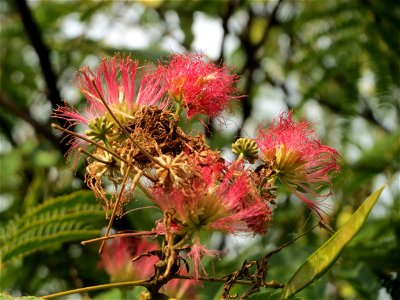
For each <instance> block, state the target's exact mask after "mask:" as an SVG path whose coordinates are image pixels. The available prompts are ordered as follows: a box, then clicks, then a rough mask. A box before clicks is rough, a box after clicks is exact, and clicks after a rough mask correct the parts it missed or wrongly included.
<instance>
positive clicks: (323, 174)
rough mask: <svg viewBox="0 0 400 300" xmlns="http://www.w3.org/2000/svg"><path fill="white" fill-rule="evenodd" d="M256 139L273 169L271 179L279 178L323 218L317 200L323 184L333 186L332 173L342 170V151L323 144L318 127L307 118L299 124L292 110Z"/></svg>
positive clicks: (262, 156) (266, 160) (323, 197)
mask: <svg viewBox="0 0 400 300" xmlns="http://www.w3.org/2000/svg"><path fill="white" fill-rule="evenodd" d="M256 142H257V144H258V147H259V148H260V150H261V156H260V159H261V160H262V161H263V162H264V163H265V165H266V166H268V167H270V168H272V171H273V172H272V175H271V180H272V181H274V180H275V179H276V178H277V179H279V180H280V181H281V182H282V183H283V184H284V185H285V186H286V188H287V189H288V190H290V191H291V192H293V193H294V194H295V195H296V196H297V197H298V198H299V199H300V200H302V201H303V202H305V203H306V204H307V205H308V206H309V207H310V208H311V209H312V210H313V211H315V212H316V213H317V214H318V216H319V217H322V216H321V213H322V212H323V211H322V210H321V208H320V207H318V204H319V202H320V201H315V200H316V199H320V200H322V199H325V198H326V197H328V196H329V195H330V194H331V192H328V193H327V194H319V193H318V192H319V190H320V189H322V188H323V187H329V188H330V187H331V185H332V181H331V179H330V173H331V172H335V171H339V165H338V159H339V154H338V153H337V151H336V150H335V149H333V148H330V147H328V146H325V145H322V144H321V142H320V140H319V139H318V138H317V137H316V134H315V130H314V129H313V128H312V126H311V124H310V123H309V122H307V121H301V122H299V123H295V122H294V121H293V120H292V113H291V112H289V113H288V114H287V117H285V115H284V114H281V115H280V116H279V117H278V118H276V119H275V120H274V121H273V123H272V125H271V126H270V127H269V128H267V129H261V128H260V129H259V131H258V135H257V137H256Z"/></svg>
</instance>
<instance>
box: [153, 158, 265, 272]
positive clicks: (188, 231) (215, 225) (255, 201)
mask: <svg viewBox="0 0 400 300" xmlns="http://www.w3.org/2000/svg"><path fill="white" fill-rule="evenodd" d="M191 165H192V166H193V168H197V171H196V172H195V173H196V174H198V176H195V177H193V178H192V179H191V184H190V189H188V190H186V189H182V188H176V187H156V188H154V189H153V191H152V192H153V196H154V197H153V201H154V202H155V203H156V204H157V205H158V206H159V207H160V208H161V210H162V211H163V212H164V215H165V213H169V214H170V215H171V216H172V217H171V224H170V225H171V226H170V227H171V228H173V231H174V233H176V234H179V235H180V236H186V237H188V238H190V239H191V251H190V252H189V253H188V257H189V258H190V259H191V260H192V261H193V265H194V274H195V276H196V277H197V278H198V277H199V274H200V272H201V271H202V272H203V273H206V272H205V270H204V269H203V267H202V264H201V257H203V256H213V255H214V254H215V253H216V252H214V251H211V250H208V249H207V248H206V247H205V246H204V245H202V244H201V240H200V233H201V232H209V233H211V232H214V231H219V232H223V233H228V234H238V233H240V232H249V233H253V234H257V233H265V232H266V228H268V226H269V220H270V216H271V210H270V209H269V207H268V206H267V205H266V204H265V203H264V202H263V201H262V200H261V198H259V197H257V196H255V195H254V196H251V197H250V196H249V195H252V193H253V190H252V189H251V186H250V183H249V178H248V176H247V173H246V172H245V171H244V170H243V163H235V164H232V165H230V166H226V164H225V163H223V162H218V163H215V164H213V165H208V166H201V165H199V164H197V163H196V162H195V161H193V163H192V164H191ZM257 220H258V222H260V223H259V224H256V223H255V222H256V221H257ZM161 224H163V222H162V221H160V222H159V223H158V227H157V230H158V231H159V233H160V234H164V233H165V228H163V226H162V225H161Z"/></svg>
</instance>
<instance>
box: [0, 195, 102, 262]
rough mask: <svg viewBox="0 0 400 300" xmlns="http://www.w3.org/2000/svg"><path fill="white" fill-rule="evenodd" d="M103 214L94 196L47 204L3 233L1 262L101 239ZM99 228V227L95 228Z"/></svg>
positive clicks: (66, 197)
mask: <svg viewBox="0 0 400 300" xmlns="http://www.w3.org/2000/svg"><path fill="white" fill-rule="evenodd" d="M102 220H104V212H103V211H102V210H101V208H100V205H98V203H96V200H95V198H94V196H93V193H92V192H88V191H80V192H75V193H72V194H70V195H64V196H61V197H57V198H55V199H52V200H48V201H45V202H44V203H43V204H42V205H40V206H38V207H36V208H35V209H33V210H31V211H30V212H28V213H26V214H25V215H23V216H22V217H19V218H16V219H14V220H11V221H9V222H8V223H7V225H6V226H5V227H4V229H2V230H1V231H0V242H1V245H2V246H1V248H0V254H1V259H2V262H5V261H7V260H9V259H11V258H13V257H15V256H24V255H28V254H30V253H32V252H36V251H39V250H42V249H44V248H48V247H54V246H59V245H60V244H61V243H64V242H70V241H76V240H81V239H87V238H91V237H94V236H98V235H99V233H100V230H99V229H98V228H99V227H100V224H101V222H102ZM96 225H97V226H96Z"/></svg>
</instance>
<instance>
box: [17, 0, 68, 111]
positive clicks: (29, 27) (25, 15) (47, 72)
mask: <svg viewBox="0 0 400 300" xmlns="http://www.w3.org/2000/svg"><path fill="white" fill-rule="evenodd" d="M15 3H16V6H17V8H18V12H19V14H20V16H21V20H22V23H23V25H24V27H25V30H26V32H27V34H28V36H29V39H30V41H31V43H32V46H33V48H34V49H35V51H36V53H37V55H38V57H39V63H40V68H41V69H42V73H43V76H44V79H45V82H46V85H47V89H48V90H47V92H48V99H49V100H50V102H51V105H52V106H53V108H56V107H57V106H58V105H61V104H62V103H61V96H60V92H59V90H58V88H57V80H56V75H55V72H54V71H53V68H52V66H51V62H50V58H49V57H50V51H49V49H48V48H47V46H46V45H45V43H44V41H43V39H42V35H41V32H40V30H39V27H38V26H37V24H36V22H35V20H34V19H33V16H32V14H31V11H30V9H29V7H28V4H27V3H26V0H16V1H15Z"/></svg>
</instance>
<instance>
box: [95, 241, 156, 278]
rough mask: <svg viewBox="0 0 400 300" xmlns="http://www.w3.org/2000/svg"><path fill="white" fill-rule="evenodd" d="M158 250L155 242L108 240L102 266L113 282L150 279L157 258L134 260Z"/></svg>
mask: <svg viewBox="0 0 400 300" xmlns="http://www.w3.org/2000/svg"><path fill="white" fill-rule="evenodd" d="M156 249H158V245H157V243H155V242H150V241H147V240H145V239H138V238H131V239H128V238H116V239H112V240H108V241H107V242H106V244H105V247H104V251H103V252H102V254H101V266H103V267H104V269H105V270H106V272H107V274H108V275H110V278H111V281H112V282H122V281H133V280H142V279H147V278H149V277H150V276H151V275H152V274H153V272H154V264H155V263H157V261H158V258H157V257H156V256H150V257H147V256H145V257H142V258H140V259H139V260H137V261H135V262H132V259H133V258H135V257H136V256H139V255H141V254H146V253H147V252H148V251H151V250H156Z"/></svg>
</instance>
